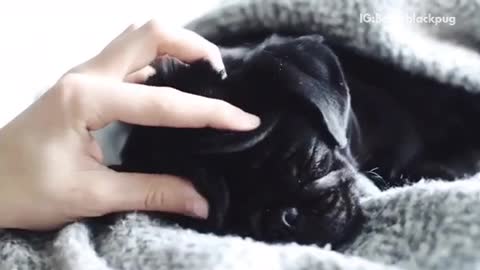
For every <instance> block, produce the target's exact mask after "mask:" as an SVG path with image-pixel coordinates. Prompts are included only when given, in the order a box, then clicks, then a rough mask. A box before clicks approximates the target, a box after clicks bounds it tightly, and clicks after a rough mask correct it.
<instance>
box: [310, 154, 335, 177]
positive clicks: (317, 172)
mask: <svg viewBox="0 0 480 270" xmlns="http://www.w3.org/2000/svg"><path fill="white" fill-rule="evenodd" d="M309 165H310V166H309V167H310V168H309V171H310V177H311V178H312V179H313V180H316V179H318V178H321V177H323V176H325V175H327V174H328V173H329V172H330V171H331V169H332V165H333V154H332V152H330V151H327V152H325V153H323V155H321V156H314V157H313V158H312V160H311V161H310V164H309Z"/></svg>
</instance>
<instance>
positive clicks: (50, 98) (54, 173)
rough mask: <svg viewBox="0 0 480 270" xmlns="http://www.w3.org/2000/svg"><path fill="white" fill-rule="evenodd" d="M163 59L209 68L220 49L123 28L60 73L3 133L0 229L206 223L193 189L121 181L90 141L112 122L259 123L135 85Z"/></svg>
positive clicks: (173, 182)
mask: <svg viewBox="0 0 480 270" xmlns="http://www.w3.org/2000/svg"><path fill="white" fill-rule="evenodd" d="M162 55H169V56H172V57H176V58H178V59H179V60H182V61H184V62H191V61H194V60H198V59H201V58H204V59H208V60H209V61H210V62H211V63H212V66H213V67H214V68H216V69H217V70H223V63H222V60H221V56H220V52H219V50H218V48H217V47H216V46H215V45H213V44H211V43H210V42H208V41H206V40H205V39H203V38H201V37H200V36H198V35H196V34H194V33H193V32H190V31H188V30H185V29H173V28H168V27H164V26H161V25H159V24H158V23H156V22H154V21H151V22H148V23H146V24H145V25H143V26H142V27H140V28H138V29H135V28H134V27H129V28H128V29H126V30H125V31H124V32H123V33H122V34H120V35H119V36H118V37H117V38H116V39H114V40H113V41H112V42H111V43H110V44H109V45H108V46H107V47H106V48H105V49H104V50H103V51H102V52H100V53H99V54H98V55H97V56H95V57H93V58H92V59H90V60H89V61H87V62H85V63H83V64H81V65H79V66H77V67H75V68H73V69H72V70H70V71H69V72H67V73H66V74H65V75H64V76H62V78H60V79H59V81H58V82H57V83H56V84H55V85H54V86H53V87H52V88H51V89H50V90H49V91H47V92H46V93H45V94H44V95H43V96H42V97H41V98H40V99H39V100H38V101H37V102H35V103H34V104H32V105H31V106H30V107H29V108H27V109H26V110H25V111H24V112H23V113H21V114H20V115H19V116H18V117H16V118H15V119H14V120H13V121H11V122H10V123H9V124H7V125H6V126H5V127H4V128H2V129H0V227H1V228H19V229H32V230H44V229H53V228H56V227H59V226H61V225H63V224H66V223H69V222H73V221H75V220H77V219H81V218H85V217H95V216H101V215H104V214H107V213H111V212H117V211H130V210H145V211H164V212H175V213H181V214H186V215H191V216H196V217H206V216H207V215H208V205H207V203H206V201H205V199H204V198H203V197H201V196H200V195H199V194H198V193H197V192H196V191H195V189H194V188H193V187H192V185H191V184H190V183H189V182H188V181H186V180H184V179H181V178H179V177H176V176H171V175H147V174H138V173H119V172H114V171H113V170H110V169H109V168H107V167H106V166H104V165H103V164H102V159H103V156H102V152H101V149H100V147H99V146H98V144H97V142H96V141H95V139H94V137H93V136H92V135H91V132H92V131H95V130H98V129H101V128H103V127H105V126H106V125H108V124H109V123H111V122H113V121H117V120H118V121H123V122H127V123H132V124H139V125H151V126H170V127H193V128H202V127H213V128H220V129H230V130H238V131H242V130H250V129H254V128H256V127H257V126H258V125H259V119H258V118H257V117H256V116H253V115H250V114H248V113H246V112H243V111H242V110H240V109H238V108H236V107H234V106H232V105H230V104H228V103H226V102H224V101H220V100H215V99H209V98H205V97H200V96H195V95H192V94H187V93H185V92H181V91H179V90H176V89H172V88H168V87H151V86H146V85H140V84H134V83H132V82H133V81H135V82H136V81H142V80H144V79H145V78H146V76H147V75H148V73H150V72H151V69H152V68H151V67H150V66H148V65H149V63H151V62H152V61H153V60H154V59H156V58H157V57H159V56H162Z"/></svg>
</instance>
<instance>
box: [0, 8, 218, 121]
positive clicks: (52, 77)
mask: <svg viewBox="0 0 480 270" xmlns="http://www.w3.org/2000/svg"><path fill="white" fill-rule="evenodd" d="M218 2H219V0H172V1H171V0H135V1H120V0H118V1H101V0H96V1H94V0H64V1H54V0H19V1H5V0H0V29H1V31H0V127H1V126H3V125H4V124H6V123H7V122H8V121H10V120H11V119H12V118H13V117H15V116H16V115H17V114H18V113H20V112H21V111H22V110H23V109H25V108H26V107H27V106H28V105H29V104H30V103H31V102H32V101H33V99H34V98H35V97H36V96H37V95H38V94H39V93H41V92H42V91H44V90H46V89H48V87H49V86H51V85H52V84H53V83H54V82H55V81H56V80H57V78H58V77H59V76H61V75H62V74H63V73H64V72H65V71H67V70H68V69H69V68H71V67H73V66H75V65H76V64H78V63H81V62H83V61H85V60H87V59H88V58H90V57H91V56H94V55H95V54H96V53H97V52H98V51H100V50H101V49H102V48H103V47H104V46H105V45H106V44H107V43H108V42H109V41H110V40H111V39H112V38H114V37H115V36H116V35H117V34H118V33H120V32H121V31H122V30H123V29H124V28H126V27H127V26H128V25H129V24H131V23H136V24H141V23H143V22H145V21H147V20H149V19H151V18H155V19H158V20H161V21H164V22H165V23H169V24H175V25H184V24H186V23H188V22H189V21H191V20H192V19H194V18H195V17H198V16H200V15H202V14H204V13H205V12H207V11H208V10H209V9H211V8H213V7H214V5H215V4H216V3H218Z"/></svg>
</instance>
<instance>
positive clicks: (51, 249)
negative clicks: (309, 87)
mask: <svg viewBox="0 0 480 270" xmlns="http://www.w3.org/2000/svg"><path fill="white" fill-rule="evenodd" d="M367 15H368V16H367ZM479 15H480V2H479V1H478V0H459V1H449V0H431V1H424V0H396V1H395V2H394V1H389V0H244V1H240V0H230V1H224V2H223V3H222V4H221V5H220V6H218V7H217V8H216V9H215V10H213V11H211V12H210V13H208V14H206V15H205V16H203V17H200V18H199V19H197V20H195V21H193V22H191V23H190V24H188V25H187V27H188V28H190V29H192V30H194V31H196V32H198V33H200V34H201V35H203V36H205V37H207V38H208V39H210V40H212V41H214V42H219V43H222V42H224V41H226V40H229V39H233V38H235V37H239V38H241V37H243V36H248V35H253V34H255V33H270V32H272V33H273V32H282V33H290V34H292V33H293V34H306V33H313V32H315V33H321V34H322V35H324V36H325V37H326V38H327V39H329V40H333V41H334V42H336V43H339V44H340V43H341V44H343V45H345V46H346V47H348V48H349V49H351V50H353V51H355V52H358V53H359V54H361V55H363V56H365V57H371V58H372V59H377V60H381V61H385V62H388V63H391V64H394V65H396V66H398V67H399V68H401V69H404V70H407V71H410V72H412V73H415V74H420V75H422V76H427V77H429V78H432V79H434V80H437V81H439V82H441V83H444V84H449V85H455V86H460V87H461V88H459V89H463V90H462V91H471V92H478V91H480V52H479V51H480V19H479V18H480V17H479ZM362 16H363V18H362ZM375 16H377V17H383V18H384V19H383V21H375V22H374V21H372V20H374V17H375ZM408 16H410V20H413V18H423V19H424V18H432V17H436V18H439V17H444V19H443V20H444V21H443V22H442V23H435V21H434V22H433V23H431V22H425V23H421V22H418V21H416V22H409V21H408V20H409V17H408ZM392 18H393V19H392ZM395 18H396V19H395ZM450 18H455V23H452V22H453V21H452V20H453V19H450ZM361 20H363V22H361ZM416 20H419V19H416ZM427 20H432V19H427ZM367 21H368V22H367ZM439 91H440V90H439ZM459 91H460V90H459ZM362 205H363V206H364V208H365V209H366V210H365V211H366V215H367V218H368V222H367V224H366V225H365V227H364V228H363V229H362V231H361V232H360V234H359V235H358V237H356V238H355V239H354V240H353V241H352V242H351V243H349V244H348V245H347V246H345V247H344V248H342V250H340V251H338V252H337V251H332V250H330V249H329V247H328V246H327V247H316V246H299V245H296V244H286V245H267V244H264V243H260V242H255V241H253V240H250V239H241V238H238V237H217V236H214V235H206V234H199V233H196V232H194V231H191V230H185V229H182V228H179V227H177V226H172V225H168V224H166V223H164V222H163V221H162V220H152V219H150V218H148V217H147V216H145V215H142V214H136V213H132V214H129V215H128V216H127V217H126V218H125V219H123V220H119V221H118V222H117V223H116V224H115V225H113V226H111V227H109V228H105V229H104V230H102V231H100V232H94V231H92V230H91V228H89V227H88V226H87V225H86V224H84V223H80V222H79V223H74V224H71V225H68V226H66V227H65V228H63V229H61V230H59V231H58V232H54V233H50V234H42V233H19V232H16V231H7V230H1V231H0V269H75V270H77V269H95V270H97V269H98V270H100V269H102V270H103V269H105V270H107V269H108V270H111V269H146V270H148V269H173V270H182V269H185V270H186V269H199V270H200V269H205V270H207V269H208V270H212V269H250V270H255V269H259V270H263V269H272V270H276V269H278V270H300V269H321V270H331V269H332V270H333V269H348V270H357V269H358V270H360V269H369V270H372V269H385V270H390V269H391V270H393V269H476V268H478V267H480V256H479V255H477V253H478V252H477V251H478V250H480V175H476V176H473V177H471V178H468V179H463V180H459V181H456V182H444V181H442V180H436V181H433V180H430V181H427V180H425V181H422V182H420V183H417V184H413V185H410V186H407V187H402V188H394V189H390V190H388V191H385V192H380V193H378V194H375V195H370V196H366V197H364V198H362Z"/></svg>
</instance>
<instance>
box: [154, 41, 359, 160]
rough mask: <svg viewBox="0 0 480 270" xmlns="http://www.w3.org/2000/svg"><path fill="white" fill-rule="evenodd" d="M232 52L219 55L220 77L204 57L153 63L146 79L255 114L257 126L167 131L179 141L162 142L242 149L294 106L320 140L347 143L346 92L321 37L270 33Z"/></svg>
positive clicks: (203, 149)
mask: <svg viewBox="0 0 480 270" xmlns="http://www.w3.org/2000/svg"><path fill="white" fill-rule="evenodd" d="M225 51H228V49H227V50H225ZM230 51H232V50H230ZM233 51H235V53H224V55H223V56H224V62H225V64H226V66H227V72H228V73H229V77H228V78H227V79H226V80H222V79H221V76H220V75H219V74H218V73H216V72H215V71H213V69H212V68H211V67H210V65H209V64H208V62H206V61H198V62H195V63H193V64H190V65H187V64H183V63H181V62H179V61H176V60H173V59H164V60H162V61H160V62H158V63H157V64H156V66H155V68H156V70H157V74H156V75H155V76H153V77H151V78H150V79H149V80H148V81H147V82H146V84H148V85H154V86H170V87H174V88H177V89H180V90H182V91H185V92H189V93H192V94H197V95H202V96H206V97H212V98H217V99H222V100H225V101H227V102H229V103H231V104H233V105H236V106H238V107H240V108H242V109H243V110H245V111H248V112H251V113H254V114H257V115H258V116H260V118H261V120H262V124H261V126H260V127H259V128H257V129H255V130H253V131H249V132H240V133H238V132H228V131H221V130H212V129H202V130H191V129H186V130H183V131H178V130H176V131H171V132H172V133H175V134H176V135H175V136H174V137H176V138H177V139H178V140H175V141H177V142H179V143H178V144H176V143H175V142H170V143H169V145H167V146H166V147H171V148H172V149H177V151H181V150H182V149H183V150H185V151H187V152H188V151H189V149H190V150H192V151H194V152H196V153H202V154H211V153H228V152H238V151H243V150H246V149H247V148H250V147H252V146H254V145H256V144H257V143H258V142H260V141H262V140H263V139H264V138H265V137H266V136H267V135H268V134H269V133H270V132H271V131H272V130H273V129H274V127H275V125H276V123H277V122H278V121H279V120H281V118H282V115H283V114H285V113H289V112H291V111H292V110H296V109H300V110H301V111H302V114H303V113H305V114H306V115H307V117H309V118H310V119H312V123H313V125H317V124H318V125H321V127H320V126H319V128H318V130H320V131H321V132H323V133H328V134H325V139H326V141H327V143H329V145H331V146H332V147H340V148H343V147H345V146H346V145H347V124H348V118H349V113H350V95H349V91H348V87H347V84H346V82H345V78H344V75H343V72H342V68H341V66H340V63H339V61H338V59H337V58H336V56H335V54H334V53H333V52H332V51H331V50H330V49H329V48H328V47H327V46H326V45H324V44H323V38H322V37H321V36H319V35H309V36H303V37H297V38H289V37H279V36H273V37H271V38H269V39H267V40H266V41H263V42H261V43H259V44H257V45H256V46H250V47H248V48H247V47H245V48H242V47H239V48H235V49H234V50H233ZM325 130H326V132H325ZM182 136H185V138H184V140H181V138H182ZM192 138H195V140H192ZM180 142H181V143H180Z"/></svg>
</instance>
